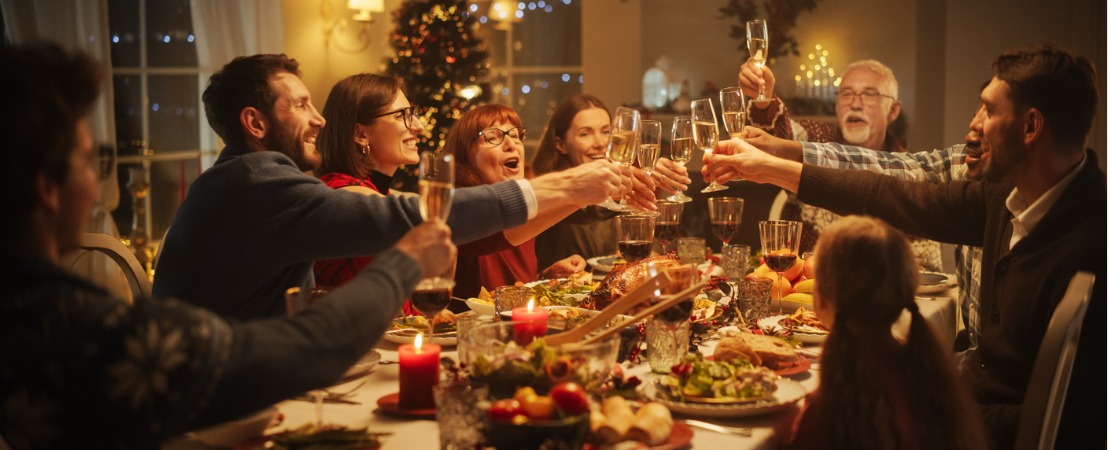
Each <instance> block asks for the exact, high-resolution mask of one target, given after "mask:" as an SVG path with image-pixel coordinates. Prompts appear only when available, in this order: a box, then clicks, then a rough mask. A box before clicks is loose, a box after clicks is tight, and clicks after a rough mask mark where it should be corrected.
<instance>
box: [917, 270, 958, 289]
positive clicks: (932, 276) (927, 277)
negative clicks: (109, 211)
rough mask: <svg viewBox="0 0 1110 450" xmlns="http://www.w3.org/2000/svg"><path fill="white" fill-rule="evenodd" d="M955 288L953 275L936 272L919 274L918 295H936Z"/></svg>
mask: <svg viewBox="0 0 1110 450" xmlns="http://www.w3.org/2000/svg"><path fill="white" fill-rule="evenodd" d="M954 287H956V277H955V275H949V274H946V273H938V272H921V284H920V285H918V286H917V293H918V294H937V293H941V292H944V291H947V290H949V289H952V288H954Z"/></svg>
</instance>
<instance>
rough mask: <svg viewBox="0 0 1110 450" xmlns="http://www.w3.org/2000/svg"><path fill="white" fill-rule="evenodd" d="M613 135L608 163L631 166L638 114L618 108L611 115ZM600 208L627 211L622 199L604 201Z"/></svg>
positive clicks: (638, 120) (638, 133)
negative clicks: (618, 200) (619, 200)
mask: <svg viewBox="0 0 1110 450" xmlns="http://www.w3.org/2000/svg"><path fill="white" fill-rule="evenodd" d="M612 129H613V134H612V135H611V136H610V137H609V150H608V152H607V153H606V155H605V156H606V157H607V158H609V161H610V162H612V163H614V164H616V165H618V166H621V167H627V166H631V165H632V163H633V161H634V160H635V159H636V148H637V143H638V142H639V140H640V112H639V111H636V110H635V109H632V108H625V107H623V106H622V107H619V108H617V110H616V112H614V113H613V128H612ZM600 205H601V206H604V207H606V208H609V209H611V210H613V211H618V212H626V211H628V210H629V208H628V205H627V204H625V202H624V199H621V203H619V204H618V203H616V202H614V201H613V200H612V199H605V201H603V202H601V203H600Z"/></svg>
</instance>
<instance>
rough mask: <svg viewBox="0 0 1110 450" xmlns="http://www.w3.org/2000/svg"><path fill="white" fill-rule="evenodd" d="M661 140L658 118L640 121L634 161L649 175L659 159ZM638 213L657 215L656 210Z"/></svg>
mask: <svg viewBox="0 0 1110 450" xmlns="http://www.w3.org/2000/svg"><path fill="white" fill-rule="evenodd" d="M662 142H663V124H661V123H659V121H658V120H647V119H645V120H641V121H640V145H639V148H637V150H636V162H637V163H638V164H639V165H640V169H641V170H643V171H644V173H646V174H647V175H648V177H651V173H652V172H654V171H655V163H656V162H658V161H659V149H660V146H661V145H662ZM638 214H647V215H651V216H655V215H658V214H659V213H658V212H656V211H639V212H638Z"/></svg>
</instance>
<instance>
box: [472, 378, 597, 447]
mask: <svg viewBox="0 0 1110 450" xmlns="http://www.w3.org/2000/svg"><path fill="white" fill-rule="evenodd" d="M588 397H589V396H588V395H587V393H586V390H585V389H584V388H583V387H582V386H581V385H579V384H578V383H575V382H563V383H558V384H556V385H554V386H552V387H551V389H550V391H549V392H548V394H547V395H541V394H538V393H537V392H536V390H535V389H533V388H531V387H522V388H519V389H517V390H516V392H515V393H514V394H513V396H512V397H510V398H503V399H500V400H495V401H494V402H493V403H491V404H490V409H489V412H488V414H487V420H488V423H487V427H486V429H487V430H488V438H489V442H490V444H492V445H493V447H495V448H498V449H510V450H512V449H566V450H572V449H574V450H577V449H579V448H581V447H582V444H583V443H584V442H585V441H586V437H587V436H588V435H589V432H590V406H589V400H588Z"/></svg>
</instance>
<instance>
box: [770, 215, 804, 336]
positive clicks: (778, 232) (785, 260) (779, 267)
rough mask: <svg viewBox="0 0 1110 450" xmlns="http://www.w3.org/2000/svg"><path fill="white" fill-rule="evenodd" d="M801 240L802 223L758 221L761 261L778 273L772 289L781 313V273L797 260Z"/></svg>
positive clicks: (792, 265)
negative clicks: (761, 247) (761, 251)
mask: <svg viewBox="0 0 1110 450" xmlns="http://www.w3.org/2000/svg"><path fill="white" fill-rule="evenodd" d="M801 240H802V223H801V222H797V221H793V220H767V221H762V222H759V241H760V243H761V244H762V245H763V262H764V263H766V264H767V267H768V268H770V269H771V270H773V271H775V273H777V274H778V275H779V277H778V282H777V283H775V287H774V288H773V290H774V291H775V297H776V298H777V299H778V304H779V314H782V273H783V272H785V271H787V270H788V269H790V268H791V267H794V264H796V263H797V261H798V245H799V244H801Z"/></svg>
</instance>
